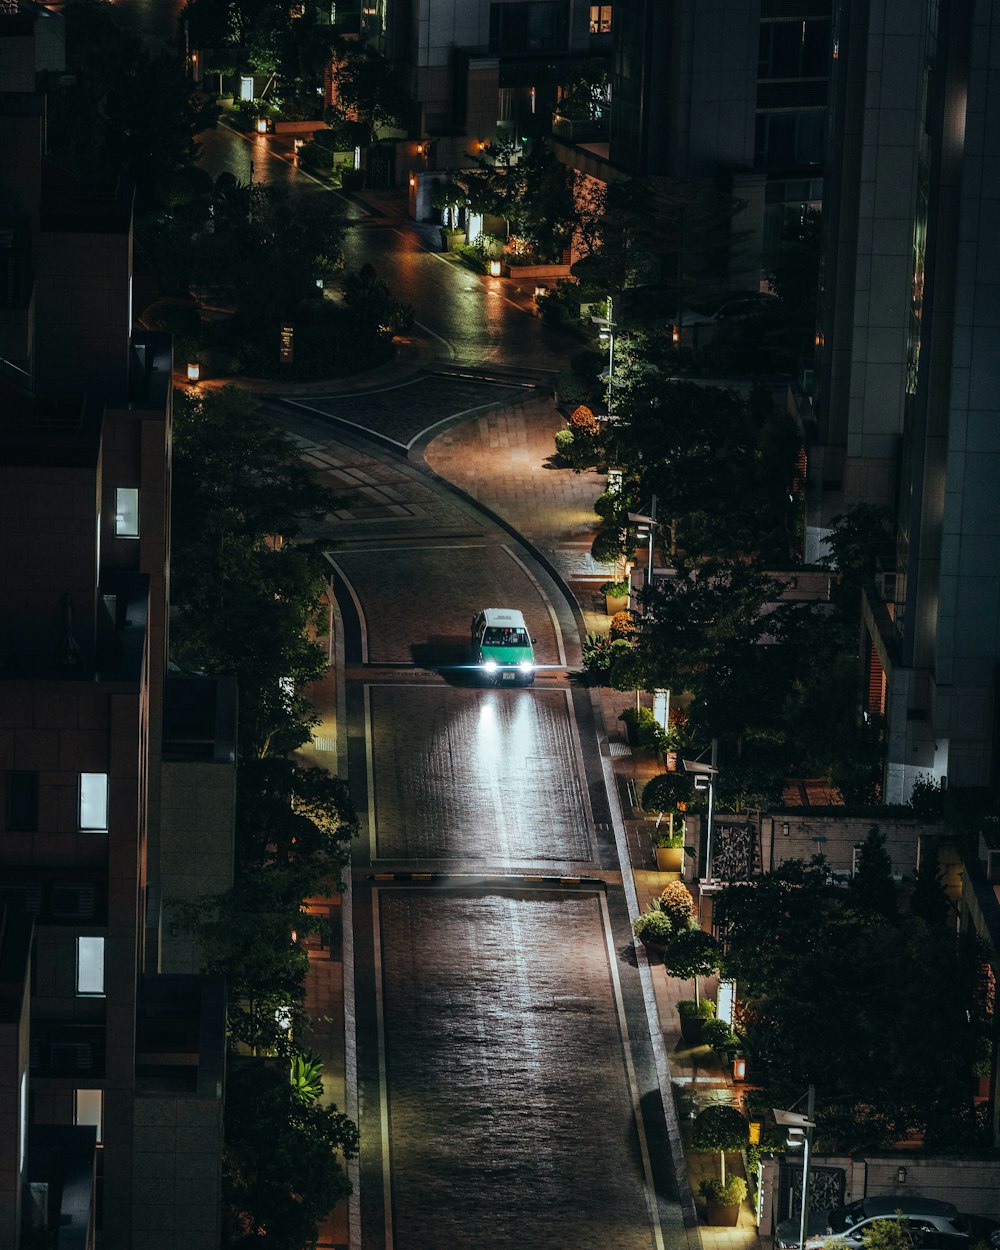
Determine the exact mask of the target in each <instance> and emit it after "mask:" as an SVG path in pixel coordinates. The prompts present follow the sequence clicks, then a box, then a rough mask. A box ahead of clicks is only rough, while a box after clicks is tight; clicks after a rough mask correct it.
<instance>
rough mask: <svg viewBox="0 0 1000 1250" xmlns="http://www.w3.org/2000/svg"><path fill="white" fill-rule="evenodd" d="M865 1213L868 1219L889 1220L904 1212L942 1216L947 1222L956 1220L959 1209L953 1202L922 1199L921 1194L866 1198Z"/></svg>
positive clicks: (906, 1213)
mask: <svg viewBox="0 0 1000 1250" xmlns="http://www.w3.org/2000/svg"><path fill="white" fill-rule="evenodd" d="M863 1208H864V1213H865V1218H866V1219H872V1218H873V1217H874V1218H883V1219H889V1218H891V1217H892V1216H894V1215H895V1214H896V1212H897V1211H902V1213H903V1214H904V1215H940V1216H943V1218H944V1219H946V1220H953V1219H956V1218H957V1216H958V1207H956V1206H955V1205H954V1203H951V1202H942V1201H941V1200H940V1199H938V1198H921V1197H920V1195H919V1194H908V1195H907V1196H906V1197H905V1198H904V1197H902V1196H893V1195H890V1196H889V1197H886V1198H865V1199H864V1204H863Z"/></svg>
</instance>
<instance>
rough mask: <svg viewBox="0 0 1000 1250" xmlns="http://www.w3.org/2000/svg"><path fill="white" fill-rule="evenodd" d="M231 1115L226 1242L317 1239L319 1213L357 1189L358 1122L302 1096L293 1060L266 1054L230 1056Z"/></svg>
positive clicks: (293, 1244)
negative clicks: (351, 1168) (351, 1172)
mask: <svg viewBox="0 0 1000 1250" xmlns="http://www.w3.org/2000/svg"><path fill="white" fill-rule="evenodd" d="M225 1115H226V1151H225V1155H224V1158H223V1197H224V1200H225V1202H226V1205H227V1207H228V1208H229V1220H228V1223H229V1228H228V1229H227V1233H228V1238H227V1241H226V1244H227V1245H228V1246H230V1247H237V1246H238V1247H244V1246H246V1247H250V1246H256V1245H258V1244H259V1242H260V1238H261V1237H265V1238H266V1239H267V1244H268V1246H273V1247H275V1250H302V1247H303V1246H307V1245H315V1243H316V1236H317V1233H318V1230H319V1223H320V1221H321V1220H322V1219H323V1218H324V1217H325V1216H326V1214H327V1212H329V1211H330V1210H331V1209H332V1208H333V1207H334V1206H335V1205H336V1204H337V1203H338V1202H340V1201H342V1200H343V1199H344V1198H346V1197H347V1196H348V1194H349V1193H350V1192H351V1186H350V1181H349V1180H348V1178H347V1173H346V1171H345V1169H344V1161H346V1160H348V1159H352V1158H354V1157H355V1156H356V1155H357V1152H358V1130H357V1127H356V1125H355V1124H354V1123H353V1122H352V1121H351V1120H350V1119H349V1118H348V1117H347V1116H345V1115H343V1114H342V1113H341V1112H338V1111H337V1109H336V1107H323V1106H320V1105H319V1104H318V1103H317V1102H315V1101H307V1100H304V1099H302V1098H299V1097H296V1096H295V1095H294V1092H293V1089H292V1085H291V1082H290V1081H289V1078H288V1069H287V1067H286V1066H285V1065H282V1064H275V1063H269V1062H267V1061H261V1060H249V1061H248V1060H242V1061H236V1062H233V1063H231V1065H230V1068H229V1071H228V1073H227V1082H226V1112H225Z"/></svg>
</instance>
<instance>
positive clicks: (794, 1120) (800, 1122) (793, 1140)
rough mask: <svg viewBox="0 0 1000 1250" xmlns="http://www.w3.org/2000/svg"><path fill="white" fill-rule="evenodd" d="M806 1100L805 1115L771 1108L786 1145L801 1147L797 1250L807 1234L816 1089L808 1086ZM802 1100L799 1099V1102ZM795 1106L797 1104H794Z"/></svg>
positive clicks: (804, 1246) (804, 1248)
mask: <svg viewBox="0 0 1000 1250" xmlns="http://www.w3.org/2000/svg"><path fill="white" fill-rule="evenodd" d="M804 1097H805V1099H806V1113H805V1115H803V1114H802V1112H801V1111H794V1110H792V1111H779V1110H778V1108H777V1107H774V1108H772V1112H773V1115H774V1118H775V1121H776V1122H777V1124H778V1125H779V1127H781V1128H784V1129H787V1131H788V1145H789V1146H798V1145H799V1144H801V1146H802V1209H801V1211H800V1212H799V1250H806V1238H807V1236H808V1232H809V1155H810V1152H811V1150H812V1131H813V1129H814V1128H815V1127H816V1121H815V1120H814V1119H813V1116H814V1115H815V1114H816V1088H815V1086H813V1085H810V1086H809V1092H808V1093H807V1094H805V1095H804ZM801 1101H802V1099H801V1098H800V1099H799V1102H801ZM795 1105H796V1106H797V1105H798V1103H796V1104H795Z"/></svg>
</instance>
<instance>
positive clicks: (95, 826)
mask: <svg viewBox="0 0 1000 1250" xmlns="http://www.w3.org/2000/svg"><path fill="white" fill-rule="evenodd" d="M107 827H108V774H107V773H81V774H80V828H81V829H82V830H99V831H102V832H103V831H104V830H105V829H107Z"/></svg>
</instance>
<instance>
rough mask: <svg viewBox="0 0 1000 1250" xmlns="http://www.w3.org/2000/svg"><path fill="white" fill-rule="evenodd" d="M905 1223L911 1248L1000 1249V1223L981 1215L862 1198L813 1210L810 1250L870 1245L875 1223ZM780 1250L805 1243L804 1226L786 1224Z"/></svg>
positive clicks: (897, 1199)
mask: <svg viewBox="0 0 1000 1250" xmlns="http://www.w3.org/2000/svg"><path fill="white" fill-rule="evenodd" d="M896 1218H900V1219H902V1221H903V1223H904V1225H905V1231H906V1233H907V1235H908V1237H909V1239H910V1242H911V1244H912V1245H913V1246H914V1247H916V1248H918V1250H962V1247H963V1246H965V1247H971V1246H973V1245H974V1244H975V1243H976V1242H978V1241H985V1242H987V1243H988V1244H989V1245H991V1246H995V1247H997V1250H1000V1224H998V1223H997V1222H996V1221H995V1220H989V1219H986V1217H985V1216H981V1215H962V1214H961V1212H960V1211H959V1210H958V1208H957V1207H956V1206H954V1205H953V1204H952V1203H950V1202H942V1201H940V1200H938V1199H937V1198H923V1197H921V1196H920V1195H919V1194H907V1195H906V1196H905V1197H902V1196H896V1195H893V1196H890V1197H886V1198H862V1199H861V1200H860V1201H859V1202H852V1203H851V1204H850V1206H846V1207H833V1208H832V1209H831V1210H829V1211H811V1212H810V1213H809V1226H808V1230H807V1235H806V1245H807V1246H808V1247H809V1250H819V1248H820V1247H824V1246H826V1245H828V1244H830V1245H831V1246H832V1245H833V1244H834V1243H836V1244H837V1245H838V1246H839V1245H841V1244H843V1245H844V1246H845V1247H847V1250H852V1248H854V1247H861V1246H863V1244H864V1235H865V1229H866V1228H868V1226H869V1225H870V1224H872V1223H873V1222H874V1221H875V1220H892V1219H896ZM774 1244H775V1247H776V1250H793V1248H794V1247H797V1246H798V1244H799V1221H798V1220H797V1219H791V1220H782V1221H781V1223H780V1224H779V1225H778V1227H777V1228H776V1229H775V1236H774Z"/></svg>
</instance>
